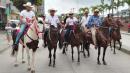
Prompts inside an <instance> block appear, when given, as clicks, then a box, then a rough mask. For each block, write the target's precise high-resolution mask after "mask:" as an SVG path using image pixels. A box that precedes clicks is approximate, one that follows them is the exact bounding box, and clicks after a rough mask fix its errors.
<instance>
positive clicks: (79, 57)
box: [77, 46, 80, 62]
mask: <svg viewBox="0 0 130 73" xmlns="http://www.w3.org/2000/svg"><path fill="white" fill-rule="evenodd" d="M77 52H78V62H80V50H79V46H78V47H77Z"/></svg>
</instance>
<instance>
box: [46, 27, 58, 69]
mask: <svg viewBox="0 0 130 73" xmlns="http://www.w3.org/2000/svg"><path fill="white" fill-rule="evenodd" d="M58 32H59V31H58V29H57V28H55V27H54V26H52V25H51V26H50V28H49V31H48V34H47V37H46V43H47V46H48V51H49V58H50V61H49V66H51V62H52V59H51V58H52V53H51V51H52V50H53V49H54V54H53V58H54V59H53V67H55V59H56V50H57V43H58V37H59V36H58Z"/></svg>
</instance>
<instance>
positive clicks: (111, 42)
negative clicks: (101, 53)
mask: <svg viewBox="0 0 130 73" xmlns="http://www.w3.org/2000/svg"><path fill="white" fill-rule="evenodd" d="M110 48H111V51H112V40H110Z"/></svg>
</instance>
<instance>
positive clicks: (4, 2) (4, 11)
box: [0, 0, 10, 30]
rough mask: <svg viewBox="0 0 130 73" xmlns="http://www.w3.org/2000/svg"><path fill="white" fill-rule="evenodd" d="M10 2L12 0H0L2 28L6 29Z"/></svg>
mask: <svg viewBox="0 0 130 73" xmlns="http://www.w3.org/2000/svg"><path fill="white" fill-rule="evenodd" d="M9 4H10V0H0V30H1V29H4V28H5V25H6V23H7V16H8V8H10V6H9Z"/></svg>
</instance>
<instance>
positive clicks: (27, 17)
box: [13, 2, 35, 47]
mask: <svg viewBox="0 0 130 73" xmlns="http://www.w3.org/2000/svg"><path fill="white" fill-rule="evenodd" d="M23 6H24V7H25V8H26V9H25V10H23V11H21V13H20V22H21V26H20V32H19V33H18V35H17V37H16V41H15V45H13V47H15V46H17V45H18V44H19V41H20V39H21V37H22V36H23V35H24V32H27V28H28V26H29V25H30V24H31V22H32V21H34V20H35V13H34V12H33V11H32V8H33V6H32V4H31V2H27V3H26V4H23Z"/></svg>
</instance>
